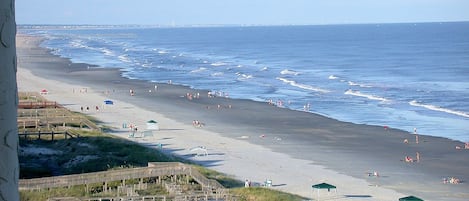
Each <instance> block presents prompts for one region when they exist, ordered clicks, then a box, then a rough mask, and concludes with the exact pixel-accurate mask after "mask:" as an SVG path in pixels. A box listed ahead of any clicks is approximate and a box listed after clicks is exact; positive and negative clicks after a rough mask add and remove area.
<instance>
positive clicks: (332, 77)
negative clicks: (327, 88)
mask: <svg viewBox="0 0 469 201" xmlns="http://www.w3.org/2000/svg"><path fill="white" fill-rule="evenodd" d="M329 79H330V80H335V79H338V77H337V76H335V75H329Z"/></svg>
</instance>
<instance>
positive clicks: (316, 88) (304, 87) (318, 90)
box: [277, 77, 331, 93]
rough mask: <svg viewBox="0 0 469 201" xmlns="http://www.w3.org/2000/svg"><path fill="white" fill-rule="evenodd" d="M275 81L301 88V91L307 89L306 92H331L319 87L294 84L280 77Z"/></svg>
mask: <svg viewBox="0 0 469 201" xmlns="http://www.w3.org/2000/svg"><path fill="white" fill-rule="evenodd" d="M277 80H281V81H282V82H285V83H287V84H290V85H291V86H294V87H298V88H301V89H307V90H311V91H316V92H321V93H329V92H331V91H329V90H326V89H321V88H319V87H314V86H311V85H307V84H301V83H297V82H295V81H293V80H288V79H285V78H281V77H277Z"/></svg>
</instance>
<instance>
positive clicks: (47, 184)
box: [19, 162, 234, 200]
mask: <svg viewBox="0 0 469 201" xmlns="http://www.w3.org/2000/svg"><path fill="white" fill-rule="evenodd" d="M164 176H170V177H175V176H190V177H191V178H192V179H193V180H195V181H196V182H197V183H198V184H199V185H200V186H201V187H202V191H201V192H199V193H195V194H187V195H177V196H178V197H179V199H177V200H186V198H187V199H189V198H191V199H189V200H194V198H195V197H200V199H196V200H205V199H206V198H207V199H208V197H210V198H216V200H233V199H234V198H233V199H232V198H231V197H233V196H231V195H230V194H229V191H228V189H225V188H224V187H223V186H222V185H221V184H220V183H218V182H217V181H215V180H211V179H208V178H206V177H205V176H203V175H202V174H200V172H199V171H197V170H196V169H195V168H193V167H192V166H190V165H186V164H183V163H179V162H165V163H149V164H148V167H142V168H129V169H121V170H110V171H101V172H94V173H84V174H74V175H64V176H55V177H43V178H35V179H20V181H19V190H20V191H21V190H22V191H24V190H41V189H50V188H57V187H71V186H77V185H85V186H87V189H88V185H91V184H103V189H105V188H107V184H108V183H110V182H113V181H121V182H122V183H123V184H122V185H123V186H125V181H126V180H131V179H139V180H140V181H141V182H142V181H143V180H144V179H146V178H157V179H161V178H162V177H164ZM146 197H151V196H146ZM153 197H154V198H157V197H158V198H161V196H158V195H155V196H153ZM81 200H96V199H94V198H93V199H81ZM105 200H112V199H109V198H106V199H105ZM136 200H139V199H136Z"/></svg>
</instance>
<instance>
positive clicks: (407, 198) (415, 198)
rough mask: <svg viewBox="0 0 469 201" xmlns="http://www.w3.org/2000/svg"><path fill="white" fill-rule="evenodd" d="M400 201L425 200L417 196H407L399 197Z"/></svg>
mask: <svg viewBox="0 0 469 201" xmlns="http://www.w3.org/2000/svg"><path fill="white" fill-rule="evenodd" d="M399 201H424V200H422V199H420V198H418V197H415V196H407V197H403V198H399Z"/></svg>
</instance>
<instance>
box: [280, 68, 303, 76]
mask: <svg viewBox="0 0 469 201" xmlns="http://www.w3.org/2000/svg"><path fill="white" fill-rule="evenodd" d="M280 74H282V75H299V74H300V73H298V72H296V71H293V70H288V69H284V70H282V71H280Z"/></svg>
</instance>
